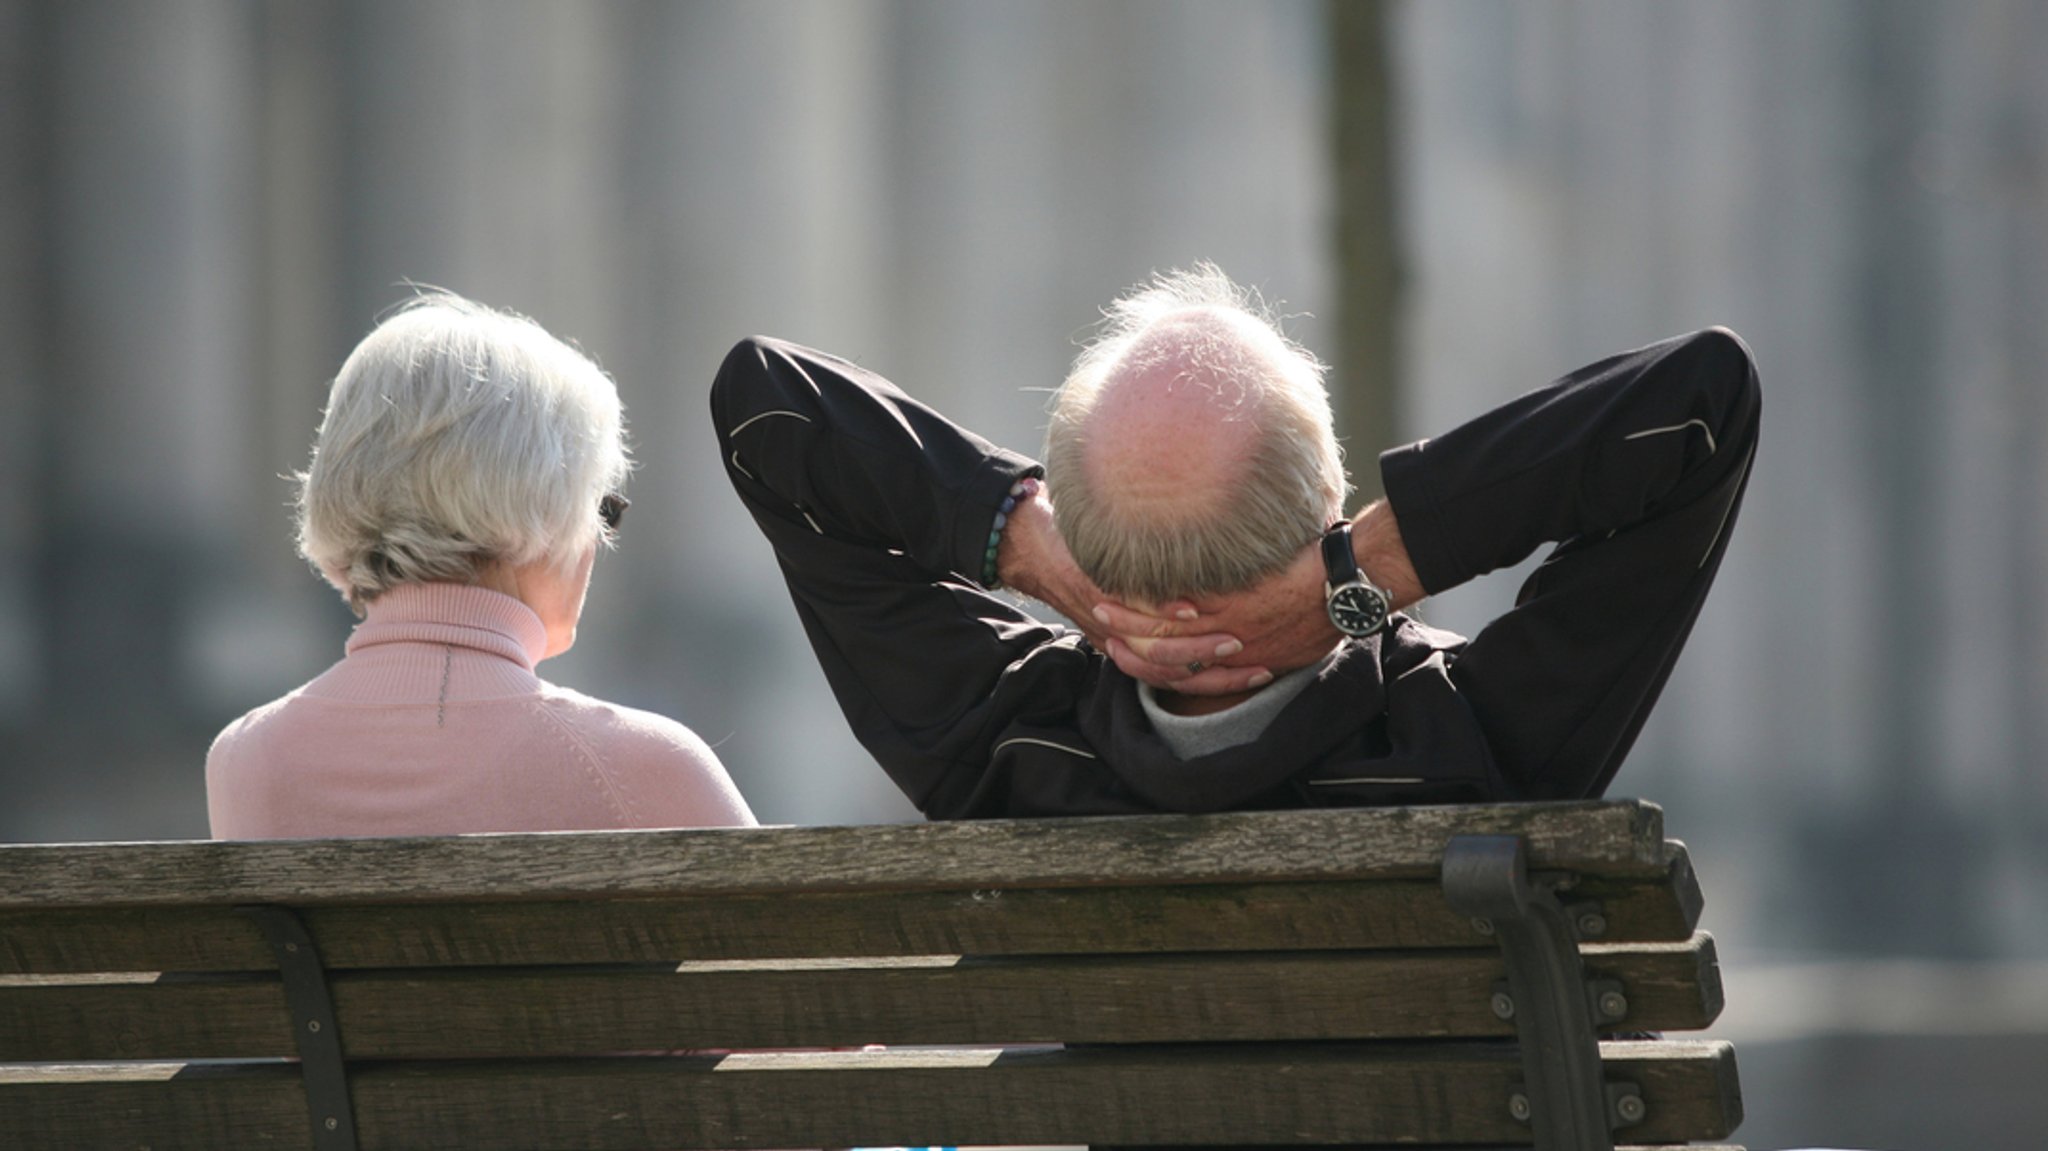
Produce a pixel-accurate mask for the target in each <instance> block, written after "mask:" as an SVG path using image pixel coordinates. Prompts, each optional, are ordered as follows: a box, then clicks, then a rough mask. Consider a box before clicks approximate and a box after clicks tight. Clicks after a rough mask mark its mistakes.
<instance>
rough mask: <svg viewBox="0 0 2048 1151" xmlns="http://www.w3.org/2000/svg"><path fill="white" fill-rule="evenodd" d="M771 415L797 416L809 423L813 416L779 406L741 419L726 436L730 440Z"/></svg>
mask: <svg viewBox="0 0 2048 1151" xmlns="http://www.w3.org/2000/svg"><path fill="white" fill-rule="evenodd" d="M769 416H794V417H795V418H797V419H799V420H802V421H803V422H805V423H807V424H808V423H810V422H811V417H809V416H807V415H805V414H803V413H802V412H792V411H789V410H787V409H783V408H778V409H776V410H775V411H772V412H762V413H761V414H760V415H758V416H748V417H747V418H746V419H744V420H741V421H740V422H739V423H738V424H737V425H736V426H735V427H734V428H733V429H732V430H731V431H729V432H727V433H725V438H726V439H728V440H729V439H731V438H733V437H734V436H736V435H739V434H740V433H741V432H743V431H745V430H747V428H749V427H751V426H753V424H754V422H755V421H756V420H765V419H767V418H768V417H769Z"/></svg>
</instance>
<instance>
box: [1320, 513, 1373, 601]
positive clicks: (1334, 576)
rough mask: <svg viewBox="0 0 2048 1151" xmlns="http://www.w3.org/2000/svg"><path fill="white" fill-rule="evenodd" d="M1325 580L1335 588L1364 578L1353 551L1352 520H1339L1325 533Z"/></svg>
mask: <svg viewBox="0 0 2048 1151" xmlns="http://www.w3.org/2000/svg"><path fill="white" fill-rule="evenodd" d="M1323 578H1324V579H1325V580H1327V581H1328V583H1329V586H1331V587H1333V588H1334V587H1342V586H1344V585H1345V584H1348V583H1351V582H1352V581H1354V580H1359V579H1363V578H1364V575H1363V573H1361V572H1360V571H1359V570H1358V557H1357V556H1356V555H1354V554H1352V551H1351V521H1350V520H1338V521H1337V522H1336V523H1333V524H1331V525H1330V526H1329V528H1327V529H1326V530H1325V531H1324V532H1323Z"/></svg>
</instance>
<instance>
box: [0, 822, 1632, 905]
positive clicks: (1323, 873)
mask: <svg viewBox="0 0 2048 1151" xmlns="http://www.w3.org/2000/svg"><path fill="white" fill-rule="evenodd" d="M1453 833H1462V834H1473V833H1484V834H1502V835H1520V836H1523V837H1524V838H1525V839H1526V840H1527V841H1528V845H1529V861H1530V866H1531V867H1535V868H1566V869H1576V868H1587V869H1593V868H1597V869H1599V870H1604V871H1607V872H1611V873H1614V874H1637V875H1659V874H1662V873H1663V872H1664V871H1665V870H1666V869H1667V868H1668V866H1669V859H1668V857H1667V855H1666V853H1665V844H1664V838H1663V835H1664V831H1663V813H1662V811H1660V810H1659V809H1658V808H1657V807H1656V805H1654V804H1650V803H1644V802H1641V801H1624V802H1583V803H1543V804H1509V805H1490V806H1489V805H1482V806H1462V807H1409V808H1354V809H1331V810H1323V811H1288V812H1234V813H1226V814H1219V815H1202V816H1185V817H1161V816H1116V817H1102V818H1090V819H1057V820H986V821H964V822H956V823H928V824H906V825H894V826H878V827H818V828H775V829H766V828H764V829H738V828H722V829H710V830H688V831H663V832H644V831H641V832H609V831H591V832H560V833H552V834H520V835H465V836H448V837H423V838H417V839H360V840H349V839H335V840H316V841H303V842H287V841H277V842H246V843H212V842H176V843H154V844H70V845H62V846H38V845H12V846H0V907H38V906H40V907H62V906H84V905H94V904H108V905H120V904H127V905H132V906H161V905H177V904H190V903H193V902H201V903H219V904H234V903H288V904H292V905H295V906H306V905H315V904H323V903H338V902H348V901H351V900H355V901H363V900H366V899H368V900H377V901H380V902H381V901H388V900H389V899H390V898H391V895H392V893H394V892H405V893H410V892H418V893H419V894H420V895H421V896H422V897H428V896H431V897H434V898H441V899H497V898H516V897H518V896H519V895H520V894H521V893H523V892H529V891H532V890H534V889H535V888H536V887H539V888H543V889H545V890H546V891H548V892H549V893H550V895H551V896H553V897H554V898H562V897H565V896H577V895H585V894H589V895H620V894H627V893H637V894H646V895H685V894H744V893H747V892H793V891H873V890H892V889H896V890H928V889H944V888H963V887H965V888H1010V887H1069V886H1072V887H1090V886H1098V885H1101V884H1102V883H1103V882H1104V877H1105V876H1116V877H1117V879H1118V881H1119V882H1123V883H1137V882H1148V883H1169V884H1172V883H1232V882H1245V881H1290V880H1322V879H1356V878H1361V877H1373V878H1399V877H1403V876H1405V877H1409V878H1431V877H1433V876H1434V875H1435V874H1436V872H1437V870H1438V866H1439V864H1440V863H1441V860H1442V855H1443V844H1444V840H1445V837H1446V836H1447V835H1449V834H1453Z"/></svg>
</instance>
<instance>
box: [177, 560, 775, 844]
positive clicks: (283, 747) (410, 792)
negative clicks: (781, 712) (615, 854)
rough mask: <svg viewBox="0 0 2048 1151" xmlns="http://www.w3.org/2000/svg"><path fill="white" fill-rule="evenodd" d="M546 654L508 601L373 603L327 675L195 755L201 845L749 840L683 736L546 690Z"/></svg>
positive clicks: (700, 744) (479, 594) (738, 803)
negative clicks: (201, 770) (203, 821)
mask: <svg viewBox="0 0 2048 1151" xmlns="http://www.w3.org/2000/svg"><path fill="white" fill-rule="evenodd" d="M546 650H547V630H546V628H545V627H544V626H543V625H542V624H541V620H540V617H539V616H537V615H535V614H534V613H533V611H532V610H531V609H529V608H528V607H527V606H526V605H525V604H523V603H521V602H519V601H518V600H516V599H513V598H512V597H510V596H507V595H501V594H499V593H498V592H494V591H486V590H484V589H483V588H476V587H465V586H462V585H459V584H407V585H402V586H400V587H396V588H393V589H392V590H390V591H388V592H386V593H384V594H383V595H382V596H379V597H378V598H377V601H376V602H375V603H373V604H371V605H370V609H369V613H368V615H367V617H366V618H365V619H364V621H363V622H362V623H361V624H358V625H357V626H356V629H355V632H354V634H353V635H351V636H350V637H349V641H348V647H347V654H346V656H345V657H344V658H343V659H342V661H341V662H340V663H337V664H335V665H334V666H333V667H331V668H329V669H328V670H327V671H326V672H325V673H324V674H322V675H321V676H320V677H319V678H318V679H315V680H314V681H313V682H311V683H309V684H307V685H305V686H304V687H301V688H299V689H298V690H297V691H294V692H292V693H291V694H290V695H287V696H285V697H284V698H283V699H280V700H278V701H276V702H275V703H270V704H265V705H264V706H262V707H259V708H257V709H256V710H254V711H252V712H250V713H249V714H247V715H245V716H243V717H242V718H240V719H238V720H236V721H235V722H234V723H232V724H229V725H228V727H227V730H225V731H223V732H221V733H220V736H219V737H218V738H217V739H215V740H214V741H213V748H212V750H211V751H209V752H208V753H207V756H206V806H207V811H208V814H209V815H210V816H211V818H212V823H213V836H214V838H216V839H287V838H306V837H321V836H340V835H453V834H457V833H460V832H471V831H556V830H571V829H588V828H614V827H714V826H735V825H736V826H752V825H753V823H754V816H753V813H752V812H751V811H749V810H748V809H747V802H746V800H744V799H742V798H741V797H740V793H739V789H737V788H735V787H734V786H733V783H732V780H731V779H730V778H729V777H727V775H726V774H725V768H724V767H723V766H722V765H720V763H719V762H718V757H717V756H716V755H714V754H713V753H712V751H711V748H710V747H709V746H708V745H706V744H705V742H704V741H703V740H702V739H699V738H698V737H697V735H696V733H695V732H692V731H691V730H690V729H689V728H687V727H684V726H683V725H682V724H680V723H677V722H676V721H674V720H672V719H667V718H664V717H662V716H658V715H654V714H652V713H649V712H644V711H637V710H635V709H633V708H628V707H619V706H616V705H614V704H609V703H605V702H603V701H601V700H595V699H592V698H590V697H589V696H586V695H582V694H580V693H578V692H574V691H570V690H569V689H567V688H561V687H556V686H555V685H553V684H551V683H548V682H547V681H545V680H543V679H541V678H540V677H539V676H537V675H535V674H534V670H533V667H534V664H535V663H536V662H537V661H538V660H539V659H540V658H541V656H542V654H543V653H545V652H546Z"/></svg>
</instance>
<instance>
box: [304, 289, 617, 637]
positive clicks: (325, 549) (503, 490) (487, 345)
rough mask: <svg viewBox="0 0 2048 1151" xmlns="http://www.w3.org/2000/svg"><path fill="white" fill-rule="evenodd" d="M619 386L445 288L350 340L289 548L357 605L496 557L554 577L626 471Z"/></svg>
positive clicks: (583, 543) (521, 325) (571, 559)
mask: <svg viewBox="0 0 2048 1151" xmlns="http://www.w3.org/2000/svg"><path fill="white" fill-rule="evenodd" d="M630 468H631V463H630V461H628V459H627V456H626V443H625V430H624V422H623V414H622V412H621V409H620V404H619V393H618V389H617V388H616V387H614V386H613V384H612V381H611V379H610V378H609V377H608V376H606V375H605V374H604V372H603V371H602V370H601V369H599V368H598V366H597V365H596V364H594V363H592V362H591V361H590V360H589V359H588V358H586V357H585V356H584V355H583V354H582V353H580V352H578V351H576V350H575V349H574V348H571V347H569V346H568V345H567V344H564V343H563V342H562V341H560V340H558V339H556V338H555V337H553V336H551V335H549V334H548V333H547V331H546V330H545V329H543V328H542V327H541V326H540V325H539V324H536V323H534V322H533V321H532V320H529V319H526V318H525V317H523V316H517V315H513V314H510V313H507V312H500V311H497V310H494V309H492V308H488V307H485V306H484V305H482V304H478V303H475V302H473V301H470V300H466V299H463V298H462V297H460V296H457V295H454V294H452V293H446V292H431V293H427V294H423V295H421V296H419V297H418V298H416V299H413V300H411V301H408V302H407V303H406V304H405V305H404V306H403V307H401V308H400V309H399V310H398V311H397V312H395V313H394V314H392V315H391V316H390V317H388V318H386V319H385V320H384V321H383V322H382V323H380V324H378V325H377V327H376V329H375V330H374V331H372V332H371V333H370V334H369V335H368V336H365V337H364V338H363V342H362V343H360V344H358V345H356V349H355V351H353V352H352V353H350V354H349V357H348V360H347V362H345V363H343V364H342V366H341V373H340V374H339V375H338V376H336V377H335V380H334V387H333V390H332V391H331V392H330V393H329V396H328V401H327V412H326V414H325V416H324V417H323V418H322V419H321V422H320V433H319V438H318V440H317V441H316V442H315V444H314V447H313V460H312V463H311V465H310V466H308V468H307V469H306V471H304V472H303V473H300V474H299V475H298V476H297V477H296V478H297V480H298V482H299V492H298V513H299V551H300V553H301V554H302V555H304V556H305V557H306V559H307V560H309V561H311V563H312V564H313V566H314V567H315V568H316V569H318V570H319V572H320V574H321V575H323V576H325V577H326V578H327V580H328V582H329V583H332V584H333V585H334V586H335V587H336V588H337V589H339V590H340V591H341V593H342V594H343V595H344V596H346V597H347V598H348V601H349V605H350V606H351V607H354V608H355V609H356V610H357V611H358V612H361V611H362V610H363V608H364V607H365V606H366V605H367V604H369V603H370V602H371V601H372V600H375V599H376V598H377V597H378V596H380V595H382V594H384V593H385V592H386V591H389V590H390V589H391V588H392V587H394V586H396V585H398V584H403V583H424V582H432V581H450V582H457V583H468V582H473V581H474V580H475V579H476V577H477V576H478V574H479V573H480V572H481V571H483V570H484V569H485V568H487V567H489V566H491V565H493V564H500V563H502V564H507V565H511V566H522V565H526V564H530V563H533V562H536V561H539V560H548V561H550V562H554V563H558V564H560V565H561V567H562V569H563V570H565V571H567V570H570V569H573V568H574V567H575V565H576V564H577V563H578V562H580V561H581V559H582V557H583V553H584V552H585V551H586V550H587V549H588V548H590V547H592V546H594V545H595V544H596V543H598V542H599V541H600V540H604V541H605V542H607V543H608V542H609V540H608V539H607V538H606V533H605V531H604V528H603V526H602V525H601V524H600V523H599V520H598V514H597V505H598V502H599V501H600V500H601V499H602V498H603V497H604V495H605V494H606V493H607V492H610V491H613V490H616V489H617V488H618V486H619V485H620V484H621V483H622V482H623V481H624V480H625V477H626V473H627V471H628V470H629V469H630Z"/></svg>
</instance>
